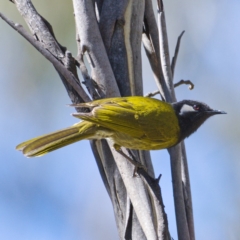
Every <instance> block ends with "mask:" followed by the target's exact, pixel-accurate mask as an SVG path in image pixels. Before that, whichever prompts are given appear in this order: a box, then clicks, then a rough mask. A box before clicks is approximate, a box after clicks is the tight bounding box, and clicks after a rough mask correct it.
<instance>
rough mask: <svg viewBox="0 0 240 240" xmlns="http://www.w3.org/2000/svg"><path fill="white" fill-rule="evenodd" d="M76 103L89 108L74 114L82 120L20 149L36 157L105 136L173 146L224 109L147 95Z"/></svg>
mask: <svg viewBox="0 0 240 240" xmlns="http://www.w3.org/2000/svg"><path fill="white" fill-rule="evenodd" d="M74 106H77V107H84V108H88V109H89V112H87V113H86V112H80V113H75V114H73V116H75V117H77V118H80V119H82V121H81V122H79V123H76V124H74V125H73V126H71V127H69V128H66V129H63V130H60V131H57V132H54V133H50V134H47V135H43V136H40V137H37V138H34V139H31V140H29V141H26V142H23V143H21V144H19V145H18V146H17V147H16V149H17V150H20V151H22V152H23V154H24V155H25V156H27V157H35V156H42V155H44V154H46V153H48V152H50V151H53V150H56V149H58V148H61V147H64V146H66V145H69V144H71V143H74V142H77V141H80V140H83V139H103V138H111V139H112V140H113V141H114V143H115V145H118V146H119V147H121V146H123V147H126V148H130V149H139V150H155V149H163V148H169V147H171V146H174V145H175V144H177V143H178V142H179V141H181V140H182V139H183V138H185V137H187V136H189V135H190V134H191V133H192V132H194V131H196V129H197V128H198V127H199V126H200V125H201V124H202V123H203V122H204V121H205V120H206V119H207V118H208V117H209V116H212V115H214V114H217V113H224V112H220V111H215V110H212V109H211V108H209V107H208V106H207V105H205V104H203V103H199V102H196V101H190V100H184V101H182V102H178V103H174V104H169V103H166V102H163V101H160V100H157V99H153V98H145V97H123V98H108V99H101V100H97V101H93V102H89V103H82V104H77V105H74ZM195 122H196V127H194V123H195ZM186 124H187V125H186ZM181 128H182V129H184V132H183V131H182V129H181Z"/></svg>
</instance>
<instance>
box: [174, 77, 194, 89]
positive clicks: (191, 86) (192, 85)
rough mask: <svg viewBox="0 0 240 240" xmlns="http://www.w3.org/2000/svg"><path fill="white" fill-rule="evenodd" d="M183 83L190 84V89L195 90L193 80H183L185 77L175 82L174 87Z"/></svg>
mask: <svg viewBox="0 0 240 240" xmlns="http://www.w3.org/2000/svg"><path fill="white" fill-rule="evenodd" d="M183 84H186V85H189V86H188V89H189V90H193V88H194V84H193V83H192V81H191V80H183V79H182V80H180V81H179V82H177V83H175V84H174V88H176V87H178V86H180V85H183Z"/></svg>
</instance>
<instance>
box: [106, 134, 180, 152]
mask: <svg viewBox="0 0 240 240" xmlns="http://www.w3.org/2000/svg"><path fill="white" fill-rule="evenodd" d="M111 138H112V139H113V141H114V142H115V143H116V144H118V145H119V146H123V147H126V148H130V149H138V150H157V149H164V148H169V147H172V146H173V145H175V144H176V143H177V140H176V139H173V138H172V139H164V140H163V139H161V140H156V139H154V140H153V139H149V138H144V137H143V138H135V137H131V136H129V135H127V134H123V133H114V134H113V135H112V136H111Z"/></svg>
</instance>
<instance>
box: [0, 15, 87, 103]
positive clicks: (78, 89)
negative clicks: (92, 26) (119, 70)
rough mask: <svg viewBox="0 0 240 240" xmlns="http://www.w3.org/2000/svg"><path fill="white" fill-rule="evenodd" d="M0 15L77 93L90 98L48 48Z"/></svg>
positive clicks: (18, 25) (83, 97)
mask: <svg viewBox="0 0 240 240" xmlns="http://www.w3.org/2000/svg"><path fill="white" fill-rule="evenodd" d="M0 17H1V18H2V19H3V20H4V21H5V22H6V23H7V24H9V25H10V26H11V27H12V28H13V29H14V30H16V31H17V32H18V33H19V34H20V35H22V36H23V37H24V38H25V39H26V40H27V41H28V42H29V43H30V44H31V45H32V46H33V47H35V48H36V49H37V50H38V51H39V52H40V53H41V54H42V55H43V56H44V57H45V58H47V59H48V60H49V61H50V62H51V63H52V64H53V66H54V67H55V68H56V69H57V71H59V73H61V74H62V75H63V76H64V77H65V78H66V80H67V81H68V83H69V84H70V85H71V86H73V88H74V89H75V90H76V92H77V93H78V95H79V96H80V97H81V98H82V99H83V100H84V101H86V102H88V101H90V98H89V97H88V95H87V94H86V93H85V91H84V90H83V88H82V87H81V85H79V83H78V80H77V79H76V78H75V76H74V75H73V74H72V73H71V72H70V71H69V70H68V69H66V68H65V67H64V65H62V63H60V62H59V61H58V60H57V59H56V58H55V57H54V56H53V55H52V54H51V53H50V52H49V51H48V50H46V49H45V48H44V47H43V46H42V44H41V43H40V42H39V41H37V40H36V39H34V38H33V37H32V35H31V34H29V33H28V32H27V31H26V30H25V29H24V28H23V27H22V26H21V25H20V24H17V23H14V22H12V21H11V20H9V19H8V18H7V17H5V16H4V15H3V14H2V13H0Z"/></svg>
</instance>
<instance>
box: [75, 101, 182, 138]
mask: <svg viewBox="0 0 240 240" xmlns="http://www.w3.org/2000/svg"><path fill="white" fill-rule="evenodd" d="M85 106H88V107H90V109H91V110H92V111H91V112H90V113H76V114H73V116H76V117H78V118H81V119H83V120H87V121H90V122H94V123H96V124H99V125H101V126H104V127H106V128H109V129H111V130H114V131H118V132H122V133H125V134H128V135H130V136H131V137H134V138H148V139H151V140H156V141H167V140H168V139H169V138H173V137H175V138H176V137H177V134H179V127H178V120H177V117H176V115H175V113H174V110H173V108H172V106H171V105H170V104H168V103H166V102H162V101H159V100H157V99H153V98H146V97H124V98H109V99H101V100H97V101H93V102H90V103H87V104H86V105H85Z"/></svg>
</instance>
